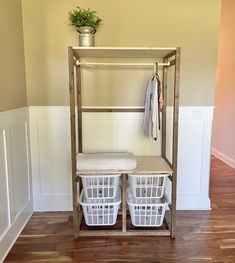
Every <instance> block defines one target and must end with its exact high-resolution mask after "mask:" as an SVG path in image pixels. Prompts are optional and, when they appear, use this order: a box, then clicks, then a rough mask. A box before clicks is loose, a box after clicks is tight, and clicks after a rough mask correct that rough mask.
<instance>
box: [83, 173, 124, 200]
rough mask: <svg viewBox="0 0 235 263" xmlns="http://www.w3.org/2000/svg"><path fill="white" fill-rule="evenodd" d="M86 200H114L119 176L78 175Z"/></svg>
mask: <svg viewBox="0 0 235 263" xmlns="http://www.w3.org/2000/svg"><path fill="white" fill-rule="evenodd" d="M79 176H80V177H81V179H82V185H83V189H84V194H85V197H86V198H87V199H97V198H110V199H111V198H115V196H116V195H117V190H118V187H119V182H120V176H121V174H98V175H82V174H80V175H79Z"/></svg>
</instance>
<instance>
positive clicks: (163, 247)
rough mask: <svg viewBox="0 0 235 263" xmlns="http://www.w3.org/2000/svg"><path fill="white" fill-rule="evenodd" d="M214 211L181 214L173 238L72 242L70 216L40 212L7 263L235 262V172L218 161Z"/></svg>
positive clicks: (214, 170)
mask: <svg viewBox="0 0 235 263" xmlns="http://www.w3.org/2000/svg"><path fill="white" fill-rule="evenodd" d="M210 196H211V200H212V206H213V210H212V211H211V212H210V211H178V212H177V234H176V239H175V240H172V239H170V238H169V237H111V238H87V237H86V238H85V237H83V238H79V239H78V240H73V238H72V218H71V213H70V212H60V213H58V212H56V213H34V214H33V216H32V218H31V219H30V221H29V223H28V224H27V226H26V227H25V229H24V230H23V232H22V233H21V235H20V237H19V238H18V239H17V241H16V243H15V245H14V246H13V248H12V249H11V251H10V253H9V255H8V256H7V258H6V261H5V262H79V263H82V262H92V263H93V262H94V263H95V262H113V263H114V262H137V263H138V262H144V263H152V262H155V263H158V262H161V263H162V262H164V263H165V262H166V263H167V262H179V263H183V262H185V263H190V262H200V263H204V262H213V263H214V262H218V263H219V262H224V263H230V262H231V263H235V170H234V169H232V168H230V167H229V166H227V165H226V164H224V163H222V162H221V161H219V160H218V159H216V158H212V168H211V191H210Z"/></svg>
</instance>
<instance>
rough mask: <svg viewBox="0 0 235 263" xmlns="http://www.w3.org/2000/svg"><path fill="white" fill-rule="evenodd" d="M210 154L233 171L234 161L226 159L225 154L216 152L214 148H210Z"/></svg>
mask: <svg viewBox="0 0 235 263" xmlns="http://www.w3.org/2000/svg"><path fill="white" fill-rule="evenodd" d="M211 152H212V154H213V155H214V156H215V157H217V158H218V159H220V160H221V161H223V162H225V163H226V164H228V165H229V166H231V167H232V168H234V169H235V160H234V159H232V158H230V157H228V156H227V155H226V154H224V153H222V152H220V151H218V150H216V149H215V148H212V150H211Z"/></svg>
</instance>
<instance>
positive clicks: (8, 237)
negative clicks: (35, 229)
mask: <svg viewBox="0 0 235 263" xmlns="http://www.w3.org/2000/svg"><path fill="white" fill-rule="evenodd" d="M32 211H33V204H32V201H29V202H28V203H27V205H26V206H25V208H24V210H23V211H22V212H21V214H19V216H18V217H17V219H16V220H15V221H14V223H13V224H12V225H11V227H10V228H9V229H8V230H7V231H6V232H5V235H4V237H3V239H2V240H1V242H0V262H3V260H4V259H5V257H6V256H7V254H8V253H9V251H10V250H11V248H12V246H13V245H14V243H15V242H16V239H17V238H18V237H19V235H20V233H21V232H22V230H23V229H24V227H25V225H26V224H27V223H28V221H29V219H30V217H31V216H32V214H33V212H32Z"/></svg>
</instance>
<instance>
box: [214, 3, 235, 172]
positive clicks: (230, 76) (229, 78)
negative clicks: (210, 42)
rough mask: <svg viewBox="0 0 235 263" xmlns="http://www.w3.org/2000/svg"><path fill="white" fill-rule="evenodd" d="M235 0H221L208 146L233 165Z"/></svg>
mask: <svg viewBox="0 0 235 263" xmlns="http://www.w3.org/2000/svg"><path fill="white" fill-rule="evenodd" d="M234 11H235V1H234V0H223V4H222V17H221V31H220V42H219V56H218V74H217V88H216V100H215V115H214V123H213V141H212V146H213V148H214V150H215V151H216V152H215V153H216V154H218V155H219V157H222V158H223V159H224V160H225V161H227V162H228V163H229V164H231V165H232V166H234V167H235V138H234V134H235V74H234V73H235V31H234V25H235V16H234Z"/></svg>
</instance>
